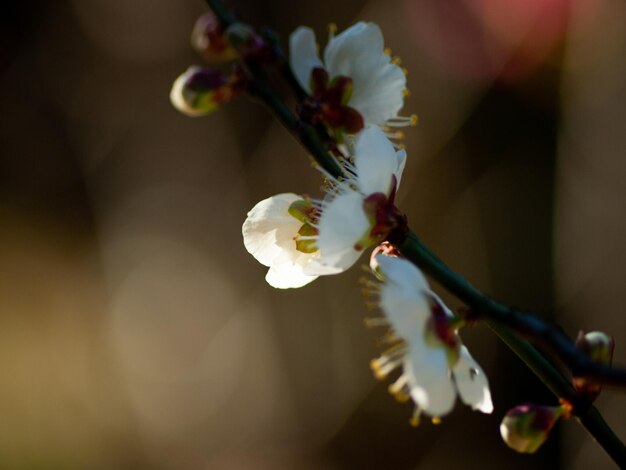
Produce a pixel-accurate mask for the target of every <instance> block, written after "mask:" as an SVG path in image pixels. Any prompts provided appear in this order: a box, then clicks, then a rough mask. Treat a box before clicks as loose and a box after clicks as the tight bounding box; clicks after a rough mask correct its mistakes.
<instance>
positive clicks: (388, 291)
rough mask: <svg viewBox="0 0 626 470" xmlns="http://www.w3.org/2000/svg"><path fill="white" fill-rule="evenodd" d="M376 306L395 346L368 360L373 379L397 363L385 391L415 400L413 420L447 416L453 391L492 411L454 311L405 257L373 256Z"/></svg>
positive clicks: (474, 406)
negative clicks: (393, 378) (423, 416)
mask: <svg viewBox="0 0 626 470" xmlns="http://www.w3.org/2000/svg"><path fill="white" fill-rule="evenodd" d="M375 264H376V270H375V272H376V273H377V275H378V276H379V277H380V278H381V279H382V284H376V286H377V291H378V293H379V295H380V300H379V305H380V309H381V310H382V313H383V314H384V317H383V318H381V319H373V320H371V321H374V323H376V324H385V325H388V326H389V327H390V328H391V331H392V333H391V340H392V341H393V342H394V344H393V346H392V347H391V348H390V349H389V350H388V351H386V352H385V353H383V354H382V355H381V356H380V357H379V358H377V359H374V360H373V361H372V369H373V370H374V373H375V375H376V377H377V378H381V379H382V378H385V377H387V375H388V374H389V373H390V372H391V371H393V370H395V369H396V368H398V367H401V368H402V374H401V375H400V377H399V378H398V379H397V380H396V381H395V382H394V383H393V384H392V385H390V387H389V391H390V392H391V393H392V394H393V395H395V396H396V398H398V399H400V400H408V399H411V400H412V401H413V402H414V404H415V411H414V414H413V418H412V420H411V421H412V423H413V424H415V425H416V424H417V423H418V422H419V417H420V415H421V414H422V413H424V414H426V415H428V416H431V417H433V418H434V419H435V420H437V419H439V418H440V417H441V416H444V415H446V414H448V413H449V412H450V411H451V410H452V408H453V407H454V403H455V401H456V397H457V395H458V396H459V397H460V399H461V401H462V402H463V403H465V404H466V405H469V406H470V407H471V408H472V409H474V410H479V411H481V412H483V413H491V412H492V411H493V404H492V401H491V392H490V391H489V383H488V381H487V377H486V376H485V373H484V371H483V370H482V368H481V367H480V366H479V365H478V363H477V362H476V361H475V360H474V358H473V357H472V356H471V354H470V353H469V351H468V350H467V348H466V347H465V346H463V344H462V343H461V339H460V337H459V335H458V325H457V326H455V318H454V315H453V314H452V312H451V311H450V310H449V309H448V308H447V307H446V306H445V305H444V304H443V302H442V301H441V300H440V299H439V298H438V297H437V296H436V295H435V294H434V293H433V292H432V291H431V290H430V288H429V286H428V283H427V282H426V279H425V278H424V276H423V274H422V273H421V272H420V270H419V269H418V268H417V267H415V266H414V265H413V264H412V263H410V262H409V261H407V260H405V259H402V258H398V257H394V256H386V255H384V254H379V255H377V256H375Z"/></svg>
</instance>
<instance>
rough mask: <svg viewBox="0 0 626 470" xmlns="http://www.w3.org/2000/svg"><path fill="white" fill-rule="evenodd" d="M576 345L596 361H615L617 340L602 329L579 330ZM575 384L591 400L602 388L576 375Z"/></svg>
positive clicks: (607, 362) (609, 362)
mask: <svg viewBox="0 0 626 470" xmlns="http://www.w3.org/2000/svg"><path fill="white" fill-rule="evenodd" d="M576 347H577V348H578V349H580V350H581V351H584V352H585V353H586V354H587V355H589V357H590V358H591V359H592V360H593V361H594V362H598V363H600V364H605V365H610V364H611V362H612V361H613V350H614V349H615V341H614V340H613V338H612V337H611V336H609V335H607V334H606V333H602V332H601V331H591V332H589V333H583V332H582V331H581V332H579V333H578V338H576ZM573 384H574V388H575V389H576V391H577V392H578V393H580V394H581V395H585V396H586V397H587V398H589V399H591V400H595V399H596V398H597V397H598V395H599V394H600V391H601V390H602V386H601V385H600V384H597V383H593V382H589V381H588V380H586V379H584V378H582V377H576V376H574V377H573Z"/></svg>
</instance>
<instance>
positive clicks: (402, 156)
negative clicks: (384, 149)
mask: <svg viewBox="0 0 626 470" xmlns="http://www.w3.org/2000/svg"><path fill="white" fill-rule="evenodd" d="M396 162H397V166H396V171H395V172H394V175H395V177H396V185H397V186H398V187H400V180H401V179H402V173H403V172H404V167H405V165H406V150H404V149H400V150H398V151H397V152H396Z"/></svg>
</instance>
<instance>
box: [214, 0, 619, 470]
mask: <svg viewBox="0 0 626 470" xmlns="http://www.w3.org/2000/svg"><path fill="white" fill-rule="evenodd" d="M206 2H207V4H208V5H209V7H210V8H211V9H212V10H213V12H214V13H215V15H216V16H217V18H218V19H219V20H220V22H221V23H222V25H224V27H228V26H229V25H231V24H232V23H233V22H234V21H236V19H235V17H234V16H233V15H232V14H231V13H230V12H229V11H228V10H227V9H226V8H225V7H224V6H223V4H222V2H221V1H220V0H206ZM245 65H246V70H247V72H248V74H249V78H250V82H251V84H250V90H249V91H250V93H251V94H252V95H253V96H255V97H257V98H258V99H260V100H261V101H262V102H263V103H264V104H265V105H266V106H267V107H268V108H269V109H270V110H271V111H272V112H273V113H274V114H275V115H276V117H277V118H278V119H279V120H280V122H281V123H282V124H283V125H284V126H285V127H286V128H287V129H288V130H289V131H290V132H291V133H292V135H294V136H295V137H296V138H297V139H298V140H299V142H300V143H301V144H302V145H303V146H304V147H305V148H306V149H307V150H308V151H309V153H310V154H311V156H312V157H313V158H314V159H315V161H316V162H317V163H318V164H319V165H320V166H321V167H322V168H323V169H324V170H325V171H326V172H327V173H328V174H329V175H330V176H332V177H334V178H340V177H341V176H342V175H343V171H342V169H341V167H340V166H339V165H338V164H337V162H336V161H335V159H334V158H333V157H332V156H331V155H330V154H329V153H328V150H327V148H326V147H325V145H324V144H323V143H322V141H321V139H320V138H319V136H318V134H317V132H316V130H315V129H313V128H312V127H311V126H308V125H305V124H303V123H301V122H300V121H299V120H298V119H297V118H296V116H295V115H294V114H293V112H292V111H291V110H290V109H289V107H288V106H287V105H286V104H285V103H284V101H283V100H282V99H281V98H280V97H279V96H278V95H277V94H276V93H275V92H274V90H273V89H272V87H271V86H270V84H269V80H268V79H267V76H266V74H265V71H264V70H263V69H262V68H261V67H260V66H259V65H258V64H256V63H254V62H250V61H246V62H245ZM296 91H297V90H296ZM396 247H397V248H398V250H399V251H400V252H401V253H402V254H403V255H404V256H405V257H406V258H407V259H409V260H410V261H412V262H413V263H415V264H416V265H418V266H419V267H421V268H422V269H423V270H424V271H425V272H426V273H428V274H429V275H430V276H432V277H433V278H434V279H435V280H437V281H438V282H439V283H440V284H441V285H442V286H443V287H445V288H446V289H447V290H449V291H450V292H451V293H452V294H454V295H455V296H456V297H458V298H459V299H460V300H462V301H463V302H465V303H466V304H467V305H468V306H470V307H471V308H472V309H473V310H474V312H475V313H479V314H481V315H482V316H483V317H484V319H485V321H486V323H487V324H488V325H489V327H490V328H491V329H492V330H493V331H494V332H495V333H496V335H498V336H499V337H500V339H501V340H502V341H503V342H504V343H505V344H506V345H507V346H508V347H509V348H510V349H511V350H512V351H513V352H515V353H516V354H517V355H518V356H519V357H520V358H521V359H522V360H523V361H524V362H525V363H526V365H527V366H528V367H529V368H530V369H531V370H532V371H533V373H534V374H535V375H536V376H537V377H538V378H539V379H540V380H541V381H542V382H544V383H545V384H546V386H547V387H548V388H549V389H550V390H551V391H552V393H554V394H555V395H556V396H557V397H559V398H562V399H564V400H566V401H567V402H569V403H570V404H572V406H573V407H574V408H573V413H574V415H575V416H576V417H577V418H578V420H579V422H580V423H581V424H582V425H583V426H584V427H585V428H586V429H587V431H588V432H589V433H590V434H591V435H592V436H593V438H594V439H595V440H596V441H597V442H598V443H599V444H600V445H601V446H602V447H603V448H604V449H605V451H606V452H607V453H608V454H609V456H611V458H612V459H613V460H614V461H615V462H616V463H617V464H618V465H619V466H620V467H622V468H626V448H625V447H624V444H623V443H622V442H621V441H620V439H619V438H618V437H617V436H616V435H615V433H614V432H613V430H612V429H611V428H610V427H609V426H608V424H607V423H606V422H605V421H604V419H603V418H602V416H601V414H600V412H599V411H598V410H597V409H596V408H595V407H594V406H593V405H591V404H589V403H587V402H585V401H584V400H583V399H582V398H581V397H579V396H578V394H577V393H576V391H575V390H574V388H573V387H572V385H571V383H570V381H569V380H568V379H566V378H565V377H564V376H563V375H562V374H561V373H560V372H559V371H558V370H557V369H556V368H555V367H554V366H553V365H552V364H551V363H550V362H549V361H547V360H546V358H545V357H544V356H543V355H542V354H541V353H540V352H539V351H538V350H537V349H536V348H535V347H534V346H533V345H531V344H530V343H529V342H528V341H526V340H525V339H523V338H521V337H520V336H527V337H530V338H532V339H533V341H535V342H536V343H538V344H541V345H542V346H546V347H547V348H548V349H549V350H551V351H552V352H554V353H555V354H556V355H557V356H558V357H559V359H561V360H562V361H563V362H564V363H565V364H566V365H568V366H569V367H570V369H571V370H572V372H573V373H575V375H577V376H582V377H588V378H595V379H597V380H598V381H602V382H608V383H610V384H611V383H612V384H616V385H624V384H626V371H623V370H617V369H611V368H608V367H604V366H602V365H598V364H596V363H593V362H592V361H590V360H589V358H588V357H586V356H585V355H584V354H582V353H581V352H580V351H579V350H577V349H576V348H575V346H574V345H573V343H571V341H569V338H567V336H566V335H564V334H563V333H561V332H560V331H559V330H558V329H555V328H553V327H551V325H548V324H547V323H546V322H544V321H543V320H542V319H541V318H539V317H537V316H535V315H532V314H528V313H525V312H519V311H517V310H514V309H511V308H510V307H507V306H505V305H503V304H500V303H498V302H496V301H495V300H493V299H491V298H490V297H488V296H487V295H485V294H483V293H482V292H480V291H479V290H478V289H476V288H475V287H474V286H472V285H471V284H470V283H469V282H468V281H467V280H465V279H464V278H463V277H462V276H460V275H459V274H457V273H455V272H454V271H452V270H451V269H450V268H449V267H448V266H447V265H446V264H445V263H444V262H443V261H441V260H440V259H439V258H438V257H437V256H436V255H435V254H434V253H432V252H431V251H430V250H429V249H428V248H427V247H426V246H425V245H423V244H422V243H421V242H420V241H419V239H418V238H417V236H416V235H415V234H414V233H412V232H408V233H407V234H405V236H404V237H401V239H400V240H399V241H398V242H397V243H396Z"/></svg>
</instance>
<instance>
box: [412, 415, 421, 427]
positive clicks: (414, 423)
mask: <svg viewBox="0 0 626 470" xmlns="http://www.w3.org/2000/svg"><path fill="white" fill-rule="evenodd" d="M409 424H410V425H411V426H413V427H414V428H416V427H418V426H419V425H420V416H419V415H413V416H412V417H411V419H410V420H409Z"/></svg>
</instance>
